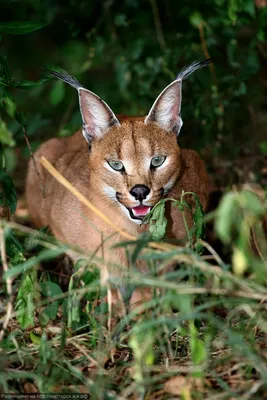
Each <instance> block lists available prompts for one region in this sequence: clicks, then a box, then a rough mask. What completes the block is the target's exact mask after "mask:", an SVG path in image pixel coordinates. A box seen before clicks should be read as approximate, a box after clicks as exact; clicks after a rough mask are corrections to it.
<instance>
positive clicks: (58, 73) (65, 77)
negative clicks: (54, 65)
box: [44, 69, 83, 90]
mask: <svg viewBox="0 0 267 400" xmlns="http://www.w3.org/2000/svg"><path fill="white" fill-rule="evenodd" d="M44 72H45V73H46V74H47V75H51V76H54V77H55V78H58V79H60V80H61V81H63V82H66V83H68V84H69V85H70V86H72V87H74V88H75V89H77V90H78V89H81V88H83V86H82V85H81V84H80V82H79V81H77V79H76V78H73V77H72V76H71V75H69V74H68V73H67V72H66V71H64V69H58V70H52V69H45V70H44Z"/></svg>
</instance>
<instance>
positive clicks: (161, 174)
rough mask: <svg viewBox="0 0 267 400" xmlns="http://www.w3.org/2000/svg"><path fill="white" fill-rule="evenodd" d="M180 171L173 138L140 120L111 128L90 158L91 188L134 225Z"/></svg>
mask: <svg viewBox="0 0 267 400" xmlns="http://www.w3.org/2000/svg"><path fill="white" fill-rule="evenodd" d="M180 167H181V165H180V149H179V146H178V144H177V137H176V134H175V133H173V132H166V131H165V130H163V129H161V128H160V127H158V126H157V125H156V124H155V123H153V122H151V123H149V124H145V123H144V119H141V118H140V119H137V118H136V119H130V120H129V119H127V120H125V121H122V122H121V124H120V125H118V126H114V127H112V128H111V129H110V130H109V132H108V133H107V134H106V135H104V136H103V137H102V138H100V139H98V140H97V139H96V140H94V142H93V144H92V148H91V152H90V155H89V168H90V173H91V174H92V176H93V181H94V182H95V183H94V184H97V185H98V186H99V188H101V191H102V192H103V194H104V195H105V196H107V198H108V199H109V200H110V204H114V205H117V206H119V207H120V208H121V210H122V212H124V213H125V214H126V215H127V216H128V217H129V218H130V219H131V220H133V221H134V222H136V223H141V222H142V220H143V218H144V217H145V215H146V214H147V213H148V212H149V211H150V210H151V208H152V207H153V206H154V205H155V204H156V203H157V202H158V201H159V200H160V199H161V198H162V197H163V196H164V195H166V194H167V193H168V191H169V190H170V189H171V188H172V187H173V185H174V183H175V181H176V180H177V178H178V175H179V172H180Z"/></svg>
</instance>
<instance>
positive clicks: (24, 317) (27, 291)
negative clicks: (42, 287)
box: [15, 269, 39, 329]
mask: <svg viewBox="0 0 267 400" xmlns="http://www.w3.org/2000/svg"><path fill="white" fill-rule="evenodd" d="M38 299H39V287H38V283H37V273H36V270H34V269H32V270H31V271H28V272H27V273H25V274H24V275H23V277H22V280H21V283H20V288H19V292H18V295H17V299H16V303H15V311H16V316H17V320H18V322H19V324H20V326H21V328H22V329H26V328H30V327H33V326H34V314H35V305H36V300H38Z"/></svg>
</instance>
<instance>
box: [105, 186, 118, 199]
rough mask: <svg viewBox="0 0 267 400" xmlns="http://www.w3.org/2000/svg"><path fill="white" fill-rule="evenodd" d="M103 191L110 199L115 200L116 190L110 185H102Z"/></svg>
mask: <svg viewBox="0 0 267 400" xmlns="http://www.w3.org/2000/svg"><path fill="white" fill-rule="evenodd" d="M103 192H104V193H105V195H106V196H107V197H108V198H109V199H111V200H117V198H116V190H115V189H114V188H113V187H112V186H104V187H103Z"/></svg>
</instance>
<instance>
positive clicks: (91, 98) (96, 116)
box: [46, 70, 120, 144]
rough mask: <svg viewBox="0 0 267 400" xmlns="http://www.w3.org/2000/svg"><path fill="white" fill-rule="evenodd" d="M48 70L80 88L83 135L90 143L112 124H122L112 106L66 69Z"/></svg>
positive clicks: (49, 72)
mask: <svg viewBox="0 0 267 400" xmlns="http://www.w3.org/2000/svg"><path fill="white" fill-rule="evenodd" d="M46 72H47V73H48V74H49V75H53V76H55V77H56V78H58V79H60V80H62V81H63V82H66V83H68V84H69V85H71V86H73V87H74V88H75V89H77V90H78V94H79V102H80V111H81V115H82V120H83V135H84V137H85V139H86V140H87V142H88V143H89V144H90V143H91V142H92V140H93V139H95V138H101V137H102V136H103V135H104V134H105V133H106V132H107V131H108V130H109V128H111V127H112V126H114V125H120V123H119V121H118V119H117V118H116V116H115V114H114V113H113V111H112V110H111V108H110V107H109V106H108V105H107V104H106V103H105V102H104V101H103V100H102V99H101V98H100V97H99V96H97V95H96V94H95V93H93V92H91V91H90V90H87V89H85V88H84V87H82V85H81V84H80V82H78V81H77V79H75V78H73V77H72V76H70V75H69V74H68V73H67V72H66V71H64V70H59V71H54V70H46Z"/></svg>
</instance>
